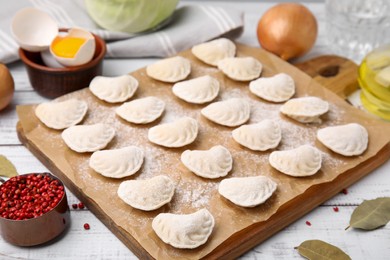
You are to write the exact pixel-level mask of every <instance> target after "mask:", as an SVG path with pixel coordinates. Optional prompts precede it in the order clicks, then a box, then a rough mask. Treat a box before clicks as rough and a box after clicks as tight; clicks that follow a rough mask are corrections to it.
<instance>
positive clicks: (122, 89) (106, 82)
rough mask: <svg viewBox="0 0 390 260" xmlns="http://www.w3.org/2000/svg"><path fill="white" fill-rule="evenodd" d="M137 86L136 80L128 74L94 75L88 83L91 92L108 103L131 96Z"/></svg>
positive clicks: (120, 100) (124, 99)
mask: <svg viewBox="0 0 390 260" xmlns="http://www.w3.org/2000/svg"><path fill="white" fill-rule="evenodd" d="M137 88H138V81H137V80H136V79H135V78H134V77H133V76H130V75H123V76H119V77H103V76H97V77H95V78H94V79H93V80H92V81H91V83H90V84H89V89H90V90H91V92H92V94H94V95H95V96H96V97H98V98H99V99H101V100H104V101H106V102H109V103H118V102H123V101H126V100H128V99H129V98H131V97H132V96H133V95H134V93H135V91H136V90H137Z"/></svg>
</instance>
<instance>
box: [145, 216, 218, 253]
mask: <svg viewBox="0 0 390 260" xmlns="http://www.w3.org/2000/svg"><path fill="white" fill-rule="evenodd" d="M214 223H215V222H214V217H213V215H211V213H210V212H209V211H208V210H207V209H201V210H199V211H196V212H195V213H192V214H172V213H160V214H158V215H157V216H156V217H155V218H154V219H153V222H152V228H153V230H154V232H156V234H157V236H158V237H159V238H160V239H161V240H162V241H164V242H165V243H166V244H169V245H171V246H173V247H176V248H183V249H193V248H197V247H199V246H201V245H203V244H204V243H206V242H207V239H208V238H209V236H210V235H211V232H212V231H213V228H214Z"/></svg>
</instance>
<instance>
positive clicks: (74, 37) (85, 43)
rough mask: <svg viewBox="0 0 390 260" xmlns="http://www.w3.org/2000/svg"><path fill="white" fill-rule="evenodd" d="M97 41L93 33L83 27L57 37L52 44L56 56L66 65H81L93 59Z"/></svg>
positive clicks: (51, 49)
mask: <svg viewBox="0 0 390 260" xmlns="http://www.w3.org/2000/svg"><path fill="white" fill-rule="evenodd" d="M95 48H96V43H95V38H94V37H93V35H92V34H91V33H90V32H88V31H86V30H84V29H81V28H72V29H70V30H69V31H68V33H62V34H60V35H58V36H57V37H55V39H54V40H53V42H52V43H51V45H50V52H51V54H52V55H53V56H54V58H55V59H56V60H57V61H58V62H59V63H60V64H62V65H64V66H66V67H73V66H80V65H83V64H86V63H88V62H89V61H91V60H92V58H93V54H94V53H95Z"/></svg>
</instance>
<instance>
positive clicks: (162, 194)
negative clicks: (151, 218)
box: [118, 175, 175, 211]
mask: <svg viewBox="0 0 390 260" xmlns="http://www.w3.org/2000/svg"><path fill="white" fill-rule="evenodd" d="M174 193H175V184H174V183H173V181H172V180H171V179H170V178H169V177H167V176H164V175H158V176H155V177H153V178H150V179H144V180H129V181H124V182H122V183H121V184H120V185H119V188H118V196H119V198H121V199H122V200H123V201H124V202H125V203H126V204H128V205H130V206H132V207H133V208H136V209H140V210H145V211H150V210H155V209H158V208H160V207H162V206H163V205H165V204H167V203H169V202H170V201H171V200H172V197H173V194H174Z"/></svg>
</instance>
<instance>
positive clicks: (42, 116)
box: [35, 99, 88, 130]
mask: <svg viewBox="0 0 390 260" xmlns="http://www.w3.org/2000/svg"><path fill="white" fill-rule="evenodd" d="M87 110H88V105H87V103H86V102H84V101H81V100H78V99H68V100H65V101H61V102H47V103H42V104H39V105H38V106H37V107H36V108H35V115H36V116H37V117H38V119H39V120H40V121H41V122H42V123H44V124H45V125H46V126H47V127H50V128H53V129H57V130H61V129H65V128H68V127H70V126H74V125H77V124H78V123H80V122H81V121H82V120H83V118H84V116H85V114H86V113H87Z"/></svg>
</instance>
